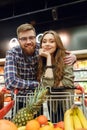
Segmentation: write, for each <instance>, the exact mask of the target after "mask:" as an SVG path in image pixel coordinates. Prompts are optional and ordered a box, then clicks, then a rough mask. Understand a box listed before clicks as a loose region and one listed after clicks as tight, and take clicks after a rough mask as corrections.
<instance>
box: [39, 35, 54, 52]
mask: <svg viewBox="0 0 87 130" xmlns="http://www.w3.org/2000/svg"><path fill="white" fill-rule="evenodd" d="M41 47H42V49H43V50H44V51H47V52H49V53H50V54H53V53H54V52H55V51H56V41H55V38H54V36H53V35H52V34H46V35H45V36H44V37H43V39H42V45H41Z"/></svg>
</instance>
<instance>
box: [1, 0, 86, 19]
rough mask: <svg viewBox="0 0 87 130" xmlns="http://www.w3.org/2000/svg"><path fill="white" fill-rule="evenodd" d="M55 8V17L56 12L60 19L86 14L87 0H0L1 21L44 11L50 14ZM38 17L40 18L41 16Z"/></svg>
mask: <svg viewBox="0 0 87 130" xmlns="http://www.w3.org/2000/svg"><path fill="white" fill-rule="evenodd" d="M53 8H55V9H56V11H55V10H54V12H53V14H52V15H54V16H53V17H55V12H56V13H57V15H58V18H60V19H61V18H62V19H64V18H67V17H74V16H76V15H85V14H86V12H87V11H86V10H87V0H0V21H2V20H7V19H9V18H14V17H18V16H19V17H20V16H21V15H29V14H36V13H38V14H40V12H44V11H45V13H46V15H47V13H48V15H49V10H50V9H52V10H53ZM46 11H47V12H46ZM47 17H49V16H47ZM38 18H39V19H40V17H39V16H38V17H37V19H38ZM36 21H37V20H36Z"/></svg>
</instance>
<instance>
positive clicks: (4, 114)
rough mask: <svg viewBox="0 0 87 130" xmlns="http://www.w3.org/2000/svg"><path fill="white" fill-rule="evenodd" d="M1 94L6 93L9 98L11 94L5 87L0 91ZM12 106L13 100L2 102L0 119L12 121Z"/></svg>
mask: <svg viewBox="0 0 87 130" xmlns="http://www.w3.org/2000/svg"><path fill="white" fill-rule="evenodd" d="M2 92H3V93H4V95H5V94H7V93H8V95H10V96H11V92H10V91H9V90H7V89H6V88H5V87H4V88H3V89H2ZM14 104H15V101H14V100H13V99H11V100H10V101H9V102H4V106H3V107H2V109H0V119H3V118H6V119H9V120H11V119H12V115H13V114H12V113H13V107H14Z"/></svg>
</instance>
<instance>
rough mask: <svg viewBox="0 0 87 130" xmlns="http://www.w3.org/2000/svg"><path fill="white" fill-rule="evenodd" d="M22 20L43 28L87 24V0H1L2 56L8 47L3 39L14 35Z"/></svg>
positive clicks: (0, 39)
mask: <svg viewBox="0 0 87 130" xmlns="http://www.w3.org/2000/svg"><path fill="white" fill-rule="evenodd" d="M16 18H17V19H16ZM14 19H15V20H14ZM21 21H22V22H24V21H28V22H30V23H32V24H35V25H36V26H37V27H39V28H40V29H41V30H44V29H45V28H46V26H47V27H48V26H49V28H50V27H51V28H52V27H53V28H55V27H54V26H57V27H58V28H61V26H62V27H65V26H71V27H72V25H73V24H74V23H75V24H74V25H75V26H76V25H78V24H79V23H81V24H84V23H85V24H87V0H0V29H1V32H0V36H1V37H0V57H1V58H2V57H4V56H5V52H6V49H7V48H6V46H5V43H4V42H3V39H4V40H5V39H7V37H9V35H11V36H13V35H14V32H15V31H14V30H15V28H16V26H17V24H20V23H21ZM10 23H11V24H10ZM55 23H56V24H55ZM5 24H6V25H5ZM54 24H55V25H54ZM4 25H5V26H4ZM38 25H39V26H38ZM2 29H3V31H2ZM36 29H37V28H36ZM7 31H9V32H7ZM37 31H38V29H37ZM1 34H2V35H1ZM11 36H10V37H11Z"/></svg>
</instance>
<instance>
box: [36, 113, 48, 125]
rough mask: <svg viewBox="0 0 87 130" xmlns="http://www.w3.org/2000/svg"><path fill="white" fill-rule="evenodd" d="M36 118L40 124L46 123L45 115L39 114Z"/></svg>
mask: <svg viewBox="0 0 87 130" xmlns="http://www.w3.org/2000/svg"><path fill="white" fill-rule="evenodd" d="M36 119H37V121H38V122H39V123H40V125H44V124H47V122H48V119H47V117H46V116H45V115H40V116H38V117H37V118H36Z"/></svg>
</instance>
